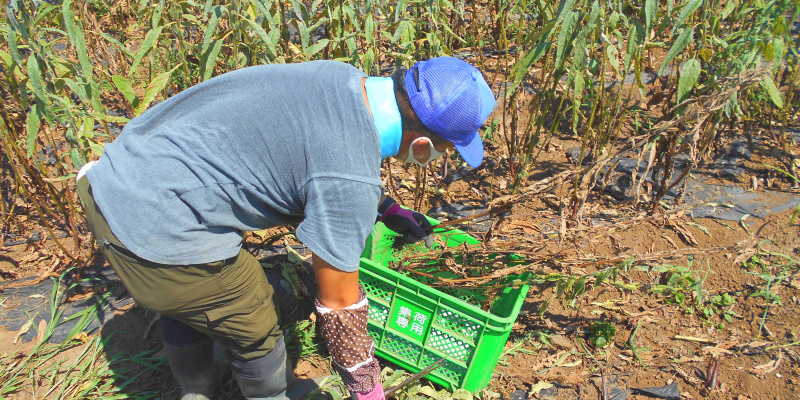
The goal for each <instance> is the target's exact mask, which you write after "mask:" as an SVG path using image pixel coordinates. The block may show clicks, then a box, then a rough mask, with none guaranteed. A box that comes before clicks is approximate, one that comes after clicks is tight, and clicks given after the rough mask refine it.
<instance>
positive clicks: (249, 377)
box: [229, 337, 328, 400]
mask: <svg viewBox="0 0 800 400" xmlns="http://www.w3.org/2000/svg"><path fill="white" fill-rule="evenodd" d="M229 360H230V362H231V368H232V369H233V375H234V376H235V377H236V382H238V383H239V389H241V391H242V394H243V395H244V396H245V397H246V398H247V399H248V400H303V399H305V398H306V397H307V396H308V395H309V394H311V393H312V392H314V391H318V390H319V384H320V383H321V382H322V381H324V380H325V379H326V378H328V377H325V376H323V377H319V378H315V379H298V378H296V377H295V376H294V373H293V372H292V366H291V360H289V357H287V355H286V345H285V343H284V341H283V337H281V338H280V339H278V342H277V343H276V344H275V348H274V349H272V351H270V352H269V354H267V355H266V356H264V357H261V358H257V359H255V360H249V361H242V360H239V359H237V358H234V357H233V356H230V354H229ZM325 397H326V396H325V394H322V393H320V395H319V396H318V397H315V398H325Z"/></svg>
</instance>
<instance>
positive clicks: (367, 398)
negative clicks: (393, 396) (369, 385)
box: [353, 383, 385, 400]
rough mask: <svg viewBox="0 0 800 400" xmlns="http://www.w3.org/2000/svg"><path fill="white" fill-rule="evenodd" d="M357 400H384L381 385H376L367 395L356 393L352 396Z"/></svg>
mask: <svg viewBox="0 0 800 400" xmlns="http://www.w3.org/2000/svg"><path fill="white" fill-rule="evenodd" d="M353 397H354V398H355V399H357V400H384V399H385V397H384V396H383V385H381V384H380V383H378V384H377V385H375V387H374V388H373V389H372V391H371V392H369V393H358V392H356V393H355V394H354V396H353Z"/></svg>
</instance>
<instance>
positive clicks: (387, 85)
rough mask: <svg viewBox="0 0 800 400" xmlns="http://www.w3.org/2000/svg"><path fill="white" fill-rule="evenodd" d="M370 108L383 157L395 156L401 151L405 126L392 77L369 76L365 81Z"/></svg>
mask: <svg viewBox="0 0 800 400" xmlns="http://www.w3.org/2000/svg"><path fill="white" fill-rule="evenodd" d="M364 88H365V89H366V91H367V101H368V102H369V109H370V111H372V119H373V120H374V121H375V127H376V128H377V129H378V134H379V135H380V141H381V158H382V159H383V158H386V157H389V156H395V155H397V153H398V152H399V151H400V140H401V139H402V138H403V128H402V124H401V122H400V109H399V108H398V107H397V100H396V99H395V97H394V83H393V82H392V78H377V77H369V78H367V81H366V82H364Z"/></svg>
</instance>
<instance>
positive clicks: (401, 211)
mask: <svg viewBox="0 0 800 400" xmlns="http://www.w3.org/2000/svg"><path fill="white" fill-rule="evenodd" d="M381 211H382V212H381ZM378 213H379V214H380V215H381V217H380V221H381V222H383V224H384V225H386V227H387V228H389V229H391V230H392V231H394V232H397V233H399V234H400V235H402V238H403V242H404V243H405V244H412V243H416V242H419V241H420V240H426V244H427V243H428V242H430V240H429V233H430V231H431V228H432V225H431V223H430V222H429V221H428V218H426V217H425V216H424V215H422V214H421V213H418V212H416V211H412V210H409V209H407V208H403V207H400V205H399V204H397V203H396V202H395V201H394V199H392V198H391V197H387V198H386V200H384V201H383V203H382V204H381V206H380V207H379V208H378ZM429 247H430V246H429Z"/></svg>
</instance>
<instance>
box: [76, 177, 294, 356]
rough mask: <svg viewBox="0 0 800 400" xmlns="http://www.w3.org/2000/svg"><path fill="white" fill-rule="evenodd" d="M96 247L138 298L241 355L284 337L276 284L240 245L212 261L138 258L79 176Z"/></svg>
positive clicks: (258, 353)
mask: <svg viewBox="0 0 800 400" xmlns="http://www.w3.org/2000/svg"><path fill="white" fill-rule="evenodd" d="M78 195H79V196H80V198H81V200H82V201H83V206H84V209H85V211H86V220H87V222H88V224H89V229H90V230H91V232H92V234H93V235H94V238H95V241H96V242H97V245H98V247H99V248H100V250H101V251H102V253H103V255H104V256H105V258H106V260H107V261H108V263H109V264H111V267H112V268H113V269H114V272H116V274H117V276H119V278H120V280H121V281H122V283H123V285H125V288H126V289H127V290H128V292H129V293H130V294H131V297H133V299H134V300H136V303H137V304H138V305H140V306H142V307H144V308H146V309H148V310H151V311H155V312H158V313H160V314H162V315H165V316H167V317H169V318H171V319H173V320H175V321H178V322H181V323H183V324H184V325H186V326H188V327H189V328H192V329H194V330H196V331H197V332H200V333H202V334H205V335H208V336H210V337H211V338H213V339H214V340H216V341H218V342H219V343H220V344H222V345H223V346H224V347H225V348H227V349H228V350H229V351H230V352H231V354H232V355H233V356H234V357H236V358H238V359H241V360H252V359H255V358H259V357H262V356H264V355H266V354H267V353H269V351H270V350H272V348H273V347H274V346H275V343H276V341H277V340H278V338H280V336H281V330H280V328H279V326H278V314H277V311H276V309H275V305H274V304H273V302H272V294H273V289H272V286H271V285H270V284H269V283H268V282H267V277H266V275H264V270H263V269H261V264H259V262H258V260H256V259H255V257H253V255H251V254H250V253H248V252H247V251H245V250H241V251H240V252H239V255H238V256H236V257H232V258H230V259H228V260H222V261H217V262H212V263H208V264H194V265H165V264H157V263H154V262H150V261H147V260H144V259H141V258H139V257H137V256H136V255H135V254H133V253H132V252H131V251H130V250H128V249H127V248H126V247H125V246H123V245H122V244H121V243H120V242H119V240H118V239H117V237H116V236H115V235H114V234H113V233H112V232H111V228H109V226H108V222H106V219H105V217H104V216H103V214H102V213H101V212H100V209H99V208H98V207H97V205H96V204H95V202H94V198H93V197H92V188H91V186H90V185H89V179H88V178H86V177H81V179H80V180H79V181H78Z"/></svg>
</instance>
